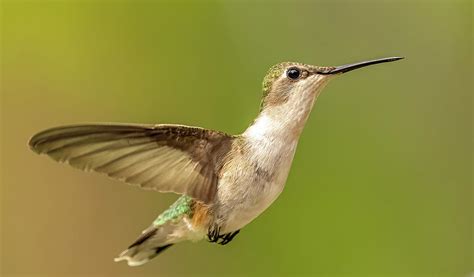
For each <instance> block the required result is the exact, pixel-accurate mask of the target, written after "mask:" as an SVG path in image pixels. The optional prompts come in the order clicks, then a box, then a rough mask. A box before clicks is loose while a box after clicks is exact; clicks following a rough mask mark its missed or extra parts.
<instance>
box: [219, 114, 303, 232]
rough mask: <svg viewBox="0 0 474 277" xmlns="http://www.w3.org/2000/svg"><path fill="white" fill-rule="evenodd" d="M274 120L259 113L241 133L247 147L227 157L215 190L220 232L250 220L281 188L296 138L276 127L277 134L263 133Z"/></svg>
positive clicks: (229, 230)
mask: <svg viewBox="0 0 474 277" xmlns="http://www.w3.org/2000/svg"><path fill="white" fill-rule="evenodd" d="M268 124H270V125H272V124H273V125H272V126H273V128H275V127H276V126H275V125H274V124H275V122H272V120H271V119H270V118H265V117H261V118H260V119H259V120H257V122H255V124H254V125H253V126H252V127H255V128H252V127H250V128H249V129H248V130H247V131H248V132H246V133H244V138H245V139H246V140H247V143H248V147H249V148H248V151H246V152H245V154H244V156H242V157H239V158H236V159H234V160H232V161H230V164H229V166H228V167H227V168H228V169H229V170H226V172H225V173H224V174H223V176H222V178H221V180H220V183H219V191H218V199H219V202H220V208H219V210H220V211H219V214H220V216H221V221H222V222H221V224H220V225H222V228H223V230H222V231H223V232H231V231H235V230H238V229H240V228H242V227H243V226H245V225H247V224H248V223H250V222H251V221H252V220H253V219H255V218H256V217H257V216H258V215H260V214H261V213H262V212H263V211H264V210H265V209H267V208H268V207H269V206H270V204H271V203H273V201H275V199H276V198H277V197H278V196H279V195H280V193H281V192H282V190H283V188H284V186H285V183H286V179H287V177H288V173H289V170H290V167H291V163H292V161H293V156H294V154H295V150H296V146H297V138H295V136H294V135H292V134H288V135H287V134H283V133H286V132H288V131H289V130H275V131H276V132H278V135H277V136H274V135H270V134H268V133H265V132H264V130H267V131H268V126H269V125H268Z"/></svg>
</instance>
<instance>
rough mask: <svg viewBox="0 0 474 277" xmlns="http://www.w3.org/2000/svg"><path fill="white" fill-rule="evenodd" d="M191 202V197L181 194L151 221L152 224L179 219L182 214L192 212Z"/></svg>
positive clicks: (156, 224)
mask: <svg viewBox="0 0 474 277" xmlns="http://www.w3.org/2000/svg"><path fill="white" fill-rule="evenodd" d="M192 202H193V199H192V198H191V197H189V196H186V195H183V196H181V197H180V198H178V200H176V202H174V203H173V204H172V205H171V206H170V207H169V208H168V209H167V210H166V211H164V212H163V213H162V214H160V215H159V216H158V218H157V219H156V220H155V221H154V222H153V225H155V226H158V225H162V224H164V223H166V222H168V221H170V220H175V219H179V218H181V217H182V216H183V215H190V214H191V213H192V210H191V204H192Z"/></svg>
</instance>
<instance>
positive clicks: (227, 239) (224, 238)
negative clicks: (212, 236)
mask: <svg viewBox="0 0 474 277" xmlns="http://www.w3.org/2000/svg"><path fill="white" fill-rule="evenodd" d="M239 232H240V230H237V231H235V232H232V233H227V234H224V235H222V236H220V238H221V239H222V241H221V242H218V243H219V244H220V245H226V244H228V243H229V242H231V241H232V240H233V239H234V237H235V236H237V234H238V233H239Z"/></svg>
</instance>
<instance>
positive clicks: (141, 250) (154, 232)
mask: <svg viewBox="0 0 474 277" xmlns="http://www.w3.org/2000/svg"><path fill="white" fill-rule="evenodd" d="M176 227H177V226H175V225H172V224H164V225H161V226H156V227H155V226H151V227H149V228H148V229H146V230H145V231H143V233H142V234H141V235H140V236H139V237H138V238H137V240H136V241H135V242H134V243H132V244H131V245H130V246H129V247H128V248H127V249H126V250H125V251H123V252H122V253H120V255H119V256H118V257H117V258H115V259H114V261H116V262H119V261H127V263H128V265H129V266H139V265H143V264H145V263H147V262H148V261H150V260H151V259H153V258H154V257H156V256H157V255H158V254H159V253H160V252H162V251H163V250H165V249H167V248H168V247H170V246H172V245H173V244H174V243H175V242H177V240H176V237H174V236H173V233H174V231H175V230H176Z"/></svg>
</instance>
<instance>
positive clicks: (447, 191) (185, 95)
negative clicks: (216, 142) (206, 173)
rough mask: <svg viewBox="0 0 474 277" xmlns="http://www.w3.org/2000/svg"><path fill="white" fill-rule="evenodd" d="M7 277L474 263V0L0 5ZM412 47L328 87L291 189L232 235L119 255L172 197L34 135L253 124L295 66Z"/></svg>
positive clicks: (432, 269)
mask: <svg viewBox="0 0 474 277" xmlns="http://www.w3.org/2000/svg"><path fill="white" fill-rule="evenodd" d="M1 8H2V16H1V27H2V33H1V54H2V56H1V58H2V60H1V70H2V71H1V78H2V79H1V118H2V121H1V151H2V152H1V158H2V160H1V167H0V168H1V174H2V175H1V176H2V179H1V182H2V184H1V210H2V218H1V219H2V221H1V238H2V245H1V272H2V273H3V274H2V276H20V275H29V276H35V275H38V276H40V275H41V276H67V275H73V274H74V275H92V274H96V275H100V276H144V275H153V276H225V275H242V276H277V275H278V276H285V275H301V276H303V275H308V276H309V275H311V276H467V275H468V273H469V272H471V271H473V258H472V249H473V242H472V234H473V232H472V220H473V207H472V183H473V182H472V181H473V175H472V169H473V167H472V153H473V151H472V150H473V149H472V126H473V125H472V103H473V102H472V93H473V83H472V78H473V57H472V25H473V18H472V2H471V1H469V0H468V1H457V0H453V1H448V0H445V1H375V0H373V1H356V0H346V1H344V0H338V1H289V0H288V1H280V2H276V1H269V2H244V1H226V2H224V1H219V2H214V1H206V2H184V1H169V2H165V1H112V0H110V1H105V0H104V1H93V0H90V1H9V0H6V1H2V3H1ZM395 55H400V56H405V57H406V59H405V60H403V61H400V62H396V63H391V64H384V65H379V66H373V67H369V68H365V69H362V70H358V71H354V72H351V73H350V74H347V75H344V76H342V77H339V78H338V79H337V80H334V81H332V83H331V84H329V86H328V87H327V88H326V89H325V91H324V93H323V94H322V95H321V97H320V98H319V99H318V102H317V103H316V106H315V109H314V110H313V113H312V115H311V117H310V120H309V122H308V124H307V125H306V129H305V131H304V133H303V135H302V137H301V140H300V145H299V148H298V151H297V154H296V157H295V160H294V164H293V167H292V170H291V173H290V176H289V179H288V182H287V185H286V188H285V190H284V192H283V193H282V195H281V196H280V198H279V199H278V200H277V201H276V202H275V203H274V204H273V205H272V206H271V207H270V208H269V209H268V210H267V211H266V212H265V213H264V214H262V215H261V216H260V217H259V218H257V219H256V220H255V221H254V222H252V223H251V224H250V225H249V226H248V227H246V228H244V229H243V230H242V232H241V233H240V235H239V236H237V237H236V239H235V240H234V241H233V242H232V243H231V244H229V245H227V246H226V247H222V246H219V245H216V244H210V243H206V242H200V243H182V244H179V245H176V246H175V247H173V248H171V249H169V250H167V251H166V252H164V253H163V254H162V255H160V256H159V257H157V258H156V259H154V260H153V261H152V262H150V263H148V264H146V265H145V266H142V267H138V268H130V267H128V266H126V264H125V263H119V264H117V263H114V262H113V260H112V259H113V258H114V257H115V256H116V255H117V254H118V253H120V252H121V251H122V250H123V249H124V248H125V247H127V246H128V245H129V244H130V243H131V242H133V241H134V240H135V238H136V237H137V236H138V235H139V233H140V232H141V231H142V229H144V228H145V227H147V226H148V225H149V224H150V223H151V222H152V221H153V220H154V219H155V217H156V216H157V215H158V214H159V213H160V212H161V211H162V210H163V209H165V208H166V207H168V206H169V205H170V204H171V203H172V202H173V201H174V200H175V199H176V198H177V196H176V195H172V194H158V193H152V192H149V191H148V192H147V191H142V190H140V189H137V188H134V187H130V186H127V185H125V184H122V183H119V182H117V181H113V180H109V179H107V178H106V177H104V176H100V175H96V174H93V173H84V172H80V171H78V170H75V169H72V168H70V167H68V166H65V165H59V164H57V163H55V162H53V161H52V160H50V159H48V158H46V157H40V156H37V155H35V154H33V152H31V151H30V150H29V149H28V147H27V141H28V139H29V138H30V136H32V135H33V134H34V133H36V132H38V131H40V130H42V129H45V128H49V127H53V126H57V125H62V124H71V123H81V122H136V123H140V122H141V123H180V124H188V125H198V126H202V127H206V128H212V129H217V130H222V131H226V132H228V133H239V132H241V131H243V130H244V129H245V128H246V127H247V126H248V125H249V124H250V122H251V121H252V120H253V118H254V117H255V116H256V114H257V112H258V107H259V103H260V97H261V82H262V78H263V76H264V75H265V72H266V71H267V69H268V68H269V67H270V66H271V65H273V64H275V63H278V62H282V61H300V62H304V63H309V64H316V65H328V66H329V65H340V64H345V63H350V62H356V61H361V60H365V59H372V58H378V57H384V56H395Z"/></svg>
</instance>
